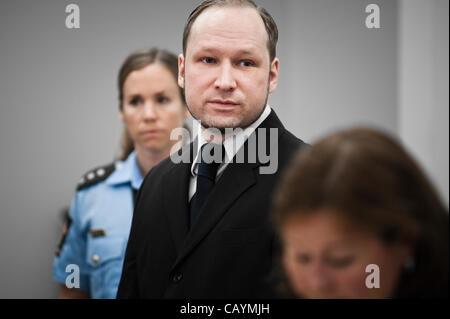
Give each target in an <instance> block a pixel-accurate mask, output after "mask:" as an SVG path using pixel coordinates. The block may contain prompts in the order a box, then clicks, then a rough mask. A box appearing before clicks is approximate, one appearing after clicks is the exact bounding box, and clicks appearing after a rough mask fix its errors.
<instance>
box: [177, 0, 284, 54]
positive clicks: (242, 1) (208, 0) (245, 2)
mask: <svg viewBox="0 0 450 319" xmlns="http://www.w3.org/2000/svg"><path fill="white" fill-rule="evenodd" d="M226 6H228V7H231V6H236V7H239V6H241V7H250V8H254V9H255V10H256V11H258V13H259V15H260V16H261V18H262V20H263V22H264V26H265V28H266V31H267V35H268V41H267V49H268V50H269V56H270V61H271V62H272V61H273V59H275V57H276V55H277V52H276V51H277V41H278V28H277V24H276V23H275V21H274V20H273V18H272V16H271V15H270V14H269V12H267V10H266V9H264V8H262V7H259V6H257V5H256V4H255V2H254V1H252V0H205V1H203V2H202V3H200V4H199V5H198V6H197V7H196V8H195V9H194V10H193V11H192V12H191V14H190V15H189V18H188V20H187V22H186V25H185V27H184V31H183V54H184V55H185V56H186V48H187V41H188V39H189V34H190V32H191V28H192V25H193V24H194V22H195V20H196V19H197V18H198V16H199V15H200V14H201V13H202V12H203V11H204V10H205V9H207V8H211V7H226Z"/></svg>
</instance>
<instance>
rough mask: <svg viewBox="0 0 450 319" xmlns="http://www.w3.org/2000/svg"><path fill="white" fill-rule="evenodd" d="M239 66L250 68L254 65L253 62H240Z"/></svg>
mask: <svg viewBox="0 0 450 319" xmlns="http://www.w3.org/2000/svg"><path fill="white" fill-rule="evenodd" d="M239 65H241V66H245V67H249V66H252V65H253V63H252V62H251V61H241V62H239Z"/></svg>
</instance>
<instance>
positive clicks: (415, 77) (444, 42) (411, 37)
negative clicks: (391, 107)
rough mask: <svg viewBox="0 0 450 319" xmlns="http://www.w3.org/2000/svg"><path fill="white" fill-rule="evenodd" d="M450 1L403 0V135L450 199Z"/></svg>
mask: <svg viewBox="0 0 450 319" xmlns="http://www.w3.org/2000/svg"><path fill="white" fill-rule="evenodd" d="M448 4H449V2H448V0H428V1H424V0H402V1H401V2H400V11H399V13H400V15H399V40H400V41H399V58H398V61H399V63H398V68H399V110H398V114H399V115H398V117H399V135H400V137H401V138H402V140H403V142H404V143H405V145H406V146H407V147H408V149H409V150H410V151H411V152H412V153H413V154H414V155H415V157H416V159H417V160H418V161H419V162H420V163H421V164H422V166H423V167H424V168H425V170H426V172H427V173H428V175H429V176H430V177H431V179H432V181H433V183H434V185H435V186H436V187H437V189H438V190H439V192H440V194H441V197H442V198H443V200H444V201H445V202H446V204H447V207H448V203H449V112H448V110H449V91H448V90H449V89H448V88H449V80H448V68H449V64H448V56H449V49H448V47H449V42H448V36H449V34H448V29H449V20H448V9H449V8H448Z"/></svg>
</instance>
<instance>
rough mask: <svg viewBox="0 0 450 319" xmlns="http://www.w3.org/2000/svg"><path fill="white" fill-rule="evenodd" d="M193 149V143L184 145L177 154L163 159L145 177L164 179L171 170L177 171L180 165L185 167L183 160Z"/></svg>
mask: <svg viewBox="0 0 450 319" xmlns="http://www.w3.org/2000/svg"><path fill="white" fill-rule="evenodd" d="M191 149H192V143H190V144H186V145H184V146H183V147H182V148H181V149H180V150H178V151H177V152H176V153H174V154H172V155H170V156H169V157H167V158H165V159H163V160H162V161H161V162H159V163H158V164H157V165H155V166H154V167H153V168H152V169H151V170H150V171H149V172H148V174H147V175H146V176H145V179H149V178H152V179H155V178H161V177H164V176H165V175H166V174H167V173H168V172H170V171H171V170H173V169H175V168H176V167H178V166H179V165H183V161H182V160H183V158H185V157H186V154H190V152H191ZM183 154H184V155H183Z"/></svg>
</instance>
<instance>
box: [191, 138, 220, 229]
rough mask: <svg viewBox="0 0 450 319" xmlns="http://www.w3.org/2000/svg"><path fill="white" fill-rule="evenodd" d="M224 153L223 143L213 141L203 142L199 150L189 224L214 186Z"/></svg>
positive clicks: (196, 215)
mask: <svg viewBox="0 0 450 319" xmlns="http://www.w3.org/2000/svg"><path fill="white" fill-rule="evenodd" d="M220 151H222V154H215V152H220ZM224 154H225V150H224V147H223V145H218V144H213V143H209V144H204V145H203V146H202V148H201V150H200V154H199V156H200V163H199V165H198V171H197V190H196V191H195V194H194V196H193V197H192V199H191V202H190V215H191V216H190V217H191V218H190V222H191V226H192V225H193V224H194V222H195V220H196V218H197V217H198V215H199V214H200V211H201V209H202V207H203V205H204V204H205V202H206V199H207V198H208V195H209V193H210V192H211V190H212V188H213V187H214V183H215V180H216V175H217V169H218V168H219V166H220V164H221V162H222V159H223V158H224ZM220 155H221V156H220ZM211 161H212V162H211Z"/></svg>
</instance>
